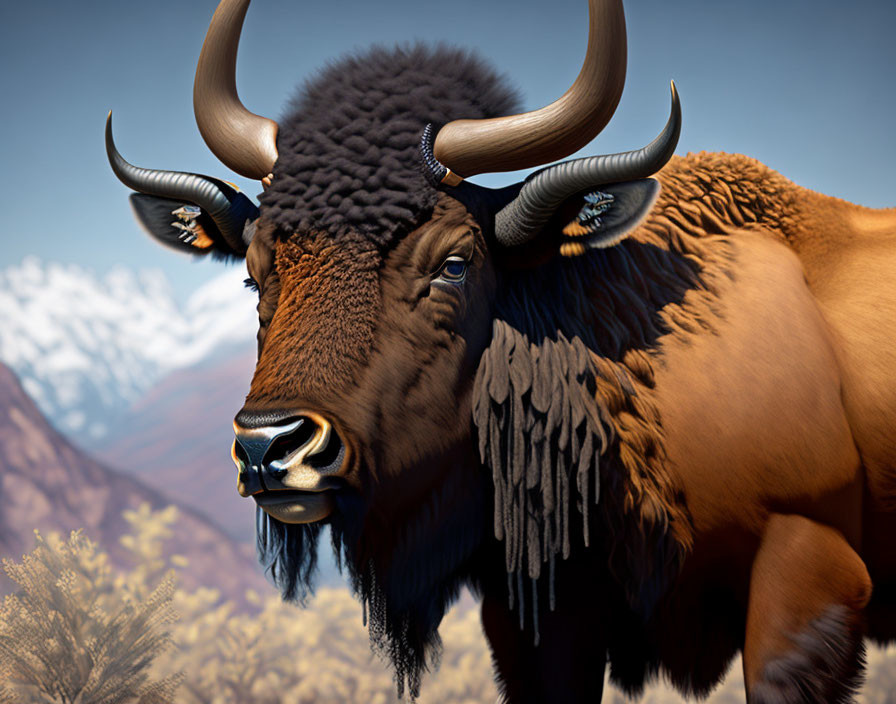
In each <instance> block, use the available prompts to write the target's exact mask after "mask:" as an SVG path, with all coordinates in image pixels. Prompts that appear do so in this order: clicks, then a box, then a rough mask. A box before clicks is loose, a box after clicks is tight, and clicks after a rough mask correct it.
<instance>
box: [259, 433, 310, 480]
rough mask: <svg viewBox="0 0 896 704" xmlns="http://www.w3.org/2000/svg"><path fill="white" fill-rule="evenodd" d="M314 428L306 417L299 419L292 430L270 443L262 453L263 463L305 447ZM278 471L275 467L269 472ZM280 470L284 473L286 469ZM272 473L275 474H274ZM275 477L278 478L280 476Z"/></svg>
mask: <svg viewBox="0 0 896 704" xmlns="http://www.w3.org/2000/svg"><path fill="white" fill-rule="evenodd" d="M316 430H317V427H316V426H315V424H314V423H313V422H311V421H310V420H309V419H308V418H302V419H300V421H299V424H298V426H297V427H296V428H295V429H294V430H293V431H292V432H289V433H284V434H283V435H280V436H278V437H277V438H276V439H275V440H274V442H272V443H271V446H270V447H269V448H268V451H267V452H266V453H265V455H264V462H265V464H270V463H271V462H276V461H277V460H282V459H285V458H286V457H287V456H288V455H289V454H290V453H292V452H294V451H295V450H298V449H299V448H302V447H305V445H307V444H308V443H309V442H310V441H311V440H312V438H313V437H314V433H315V431H316ZM280 471H281V470H279V469H277V470H273V471H272V472H271V473H272V474H274V473H275V472H280ZM282 472H283V474H286V470H282ZM274 475H275V476H276V474H274ZM277 478H278V479H279V478H280V477H277Z"/></svg>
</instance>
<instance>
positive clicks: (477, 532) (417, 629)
mask: <svg viewBox="0 0 896 704" xmlns="http://www.w3.org/2000/svg"><path fill="white" fill-rule="evenodd" d="M459 492H460V493H459ZM473 493H476V492H471V491H470V487H469V485H467V486H466V487H464V486H463V483H462V481H454V482H447V483H446V485H445V486H443V487H442V488H441V490H440V491H438V492H435V493H434V495H433V497H432V498H431V499H430V500H428V501H427V502H426V503H425V504H424V505H423V506H422V507H420V509H419V510H418V511H417V512H416V513H415V514H414V515H413V516H412V517H411V518H410V519H409V520H408V522H407V524H406V525H405V526H404V527H403V529H402V531H401V532H400V534H399V535H398V536H397V541H396V542H395V543H393V544H391V545H375V546H374V545H371V544H369V543H367V542H365V540H364V539H363V536H364V535H365V534H369V531H368V530H367V529H366V528H365V521H366V518H367V516H366V514H365V512H364V510H363V507H362V506H360V505H358V504H359V503H360V502H357V501H355V500H352V499H350V498H345V497H339V498H338V499H337V504H339V503H343V504H344V503H345V502H351V503H352V505H351V506H346V505H341V506H338V510H337V511H335V512H334V513H333V517H332V519H331V521H330V532H331V537H332V541H333V552H334V554H335V556H336V564H337V566H338V567H339V569H340V571H342V570H343V566H344V567H345V569H346V570H347V572H348V576H349V580H350V583H351V586H352V590H353V591H354V593H355V595H356V596H357V597H358V599H359V600H360V601H361V604H362V607H363V610H364V623H365V625H366V626H367V628H368V632H369V634H370V644H371V647H372V648H373V650H374V651H375V652H376V653H378V654H379V655H381V656H382V657H384V658H386V659H388V661H389V662H390V663H391V665H392V668H393V671H394V678H395V684H396V688H397V692H398V697H399V698H401V697H402V696H404V692H405V689H407V691H408V693H409V694H410V696H411V698H412V699H415V698H416V697H417V696H419V693H420V681H421V677H422V675H423V673H424V672H428V671H430V670H433V669H435V668H437V667H438V664H439V658H440V656H441V650H442V642H441V639H440V638H439V633H438V627H439V623H441V621H442V618H443V617H444V615H445V612H446V611H447V610H448V607H449V606H450V605H451V604H452V603H453V602H454V601H455V600H456V599H457V597H458V595H459V593H460V589H461V587H462V586H464V584H467V583H469V581H470V571H469V562H470V558H471V556H472V555H473V554H474V553H475V552H476V549H477V548H478V546H479V545H480V544H481V542H482V538H483V533H484V530H483V528H484V526H483V523H482V520H481V518H482V516H485V515H487V514H486V513H485V508H484V506H483V501H484V497H483V496H481V495H479V496H478V499H474V498H472V497H471V494H473ZM457 499H462V501H463V503H462V504H461V505H462V507H463V508H462V510H457V505H458V504H457ZM346 516H349V517H354V518H350V519H346ZM321 529H322V525H321V524H320V523H311V524H288V523H281V522H280V521H278V520H276V519H274V518H271V517H270V516H268V514H266V513H264V511H262V509H261V508H259V509H257V513H256V540H257V548H258V555H259V559H260V561H261V563H262V564H263V565H264V567H265V569H266V571H267V572H268V574H269V575H270V577H271V579H272V580H273V582H274V583H275V584H276V585H277V586H278V587H279V588H280V591H281V593H282V595H283V598H284V600H287V601H293V602H298V603H299V604H303V605H304V603H305V602H306V601H307V598H308V597H309V596H310V595H311V594H312V593H313V591H314V585H313V580H314V574H315V568H316V566H317V548H318V539H319V537H320V532H321ZM362 529H364V530H362ZM373 533H375V534H378V535H380V533H378V532H377V531H373Z"/></svg>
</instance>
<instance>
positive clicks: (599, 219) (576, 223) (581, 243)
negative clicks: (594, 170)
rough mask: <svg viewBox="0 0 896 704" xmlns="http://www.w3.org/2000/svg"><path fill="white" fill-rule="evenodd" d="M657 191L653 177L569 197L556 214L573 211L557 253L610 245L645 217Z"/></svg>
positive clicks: (569, 254)
mask: <svg viewBox="0 0 896 704" xmlns="http://www.w3.org/2000/svg"><path fill="white" fill-rule="evenodd" d="M659 194H660V184H659V181H657V180H655V179H652V178H645V179H640V180H638V181H623V182H621V183H612V184H608V185H606V186H601V187H600V188H599V189H596V190H593V191H589V192H586V193H580V194H578V195H575V196H573V197H572V198H570V199H568V200H567V201H566V202H565V203H564V204H563V206H561V208H560V209H558V212H559V213H575V215H574V217H573V218H572V219H571V220H569V221H568V222H567V224H566V225H565V227H564V228H563V238H562V241H561V244H560V254H562V255H563V256H566V257H577V256H579V255H582V254H584V253H585V252H586V251H588V250H589V249H603V248H606V247H612V246H613V245H615V244H618V243H619V242H621V241H622V240H623V239H625V237H627V236H628V235H629V234H630V233H631V232H632V231H633V230H635V228H637V227H638V225H640V224H641V222H642V221H643V220H644V218H646V217H647V215H648V213H649V212H650V210H651V209H652V208H653V205H654V204H655V203H656V199H657V197H658V196H659Z"/></svg>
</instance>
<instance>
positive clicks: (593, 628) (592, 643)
mask: <svg viewBox="0 0 896 704" xmlns="http://www.w3.org/2000/svg"><path fill="white" fill-rule="evenodd" d="M563 587H564V585H563V584H562V583H558V585H557V608H556V609H555V610H554V611H551V610H550V609H549V608H548V604H547V603H546V601H547V600H546V599H544V598H542V599H541V601H542V602H545V603H542V604H541V605H540V608H539V619H538V620H539V644H538V645H535V642H534V640H535V634H534V632H533V630H532V623H531V615H530V614H527V615H526V627H525V629H523V630H520V622H519V614H518V613H517V612H516V611H515V610H514V611H511V610H510V609H509V608H508V604H507V596H506V592H503V593H501V592H498V593H497V594H494V595H490V594H488V593H486V594H484V596H483V599H482V625H483V628H484V629H485V635H486V637H487V638H488V641H489V645H490V646H491V649H492V660H493V662H494V665H495V673H496V677H497V681H498V688H499V689H500V690H501V692H502V693H503V695H504V699H503V700H502V701H504V702H506V703H507V704H529V703H530V702H531V703H532V704H536V703H538V704H544V702H551V704H584V703H585V702H587V703H588V704H598V703H599V702H600V700H601V697H602V695H603V688H604V668H605V665H606V659H607V646H606V637H605V626H604V624H601V623H600V618H599V614H600V610H599V609H598V608H595V607H594V606H593V603H594V599H595V591H597V590H596V589H594V588H593V587H592V589H591V593H590V594H582V593H578V592H585V591H586V590H584V589H582V588H581V586H580V585H575V586H574V587H572V588H567V589H564V588H563ZM570 592H575V593H570ZM542 597H544V595H542Z"/></svg>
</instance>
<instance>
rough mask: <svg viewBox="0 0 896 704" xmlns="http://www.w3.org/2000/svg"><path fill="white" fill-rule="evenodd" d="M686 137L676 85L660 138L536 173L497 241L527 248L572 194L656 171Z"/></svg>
mask: <svg viewBox="0 0 896 704" xmlns="http://www.w3.org/2000/svg"><path fill="white" fill-rule="evenodd" d="M680 134H681V103H680V101H679V99H678V90H676V88H675V82H674V81H673V82H672V110H671V114H670V115H669V120H668V122H667V123H666V127H665V128H664V129H663V131H662V132H661V133H660V135H659V136H658V137H657V138H656V139H654V140H653V141H652V142H651V143H650V144H648V145H647V146H646V147H643V148H641V149H638V150H636V151H631V152H622V153H620V154H604V155H601V156H589V157H585V158H583V159H573V160H571V161H565V162H563V163H562V164H556V165H554V166H549V167H547V168H546V169H542V170H541V171H538V172H536V173H534V174H532V175H531V176H529V178H527V179H526V183H525V185H524V186H523V188H522V190H521V191H520V193H519V195H518V196H517V197H516V198H515V199H514V200H513V201H511V202H510V203H508V204H507V205H506V206H504V208H502V209H501V210H500V211H499V212H498V214H497V215H496V216H495V237H496V238H497V240H498V242H500V243H501V244H502V245H504V246H505V247H515V246H517V245H521V244H524V243H526V242H528V241H529V240H531V239H533V238H534V237H535V236H536V235H537V234H538V232H539V231H540V230H541V228H542V227H543V226H544V224H545V223H546V222H547V221H548V220H549V219H550V217H551V215H553V214H554V211H555V210H556V209H557V208H558V207H559V206H560V204H561V203H562V202H563V201H564V200H566V199H567V198H569V196H571V195H574V194H575V193H578V192H580V191H584V190H586V189H588V188H593V187H594V186H597V185H601V184H607V183H615V182H617V181H631V180H634V179H639V178H646V177H647V176H650V175H651V174H654V173H656V172H657V171H659V170H660V169H661V168H662V167H663V166H664V165H665V164H666V162H667V161H669V159H671V158H672V154H673V153H674V152H675V147H676V145H677V144H678V136H679V135H680Z"/></svg>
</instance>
